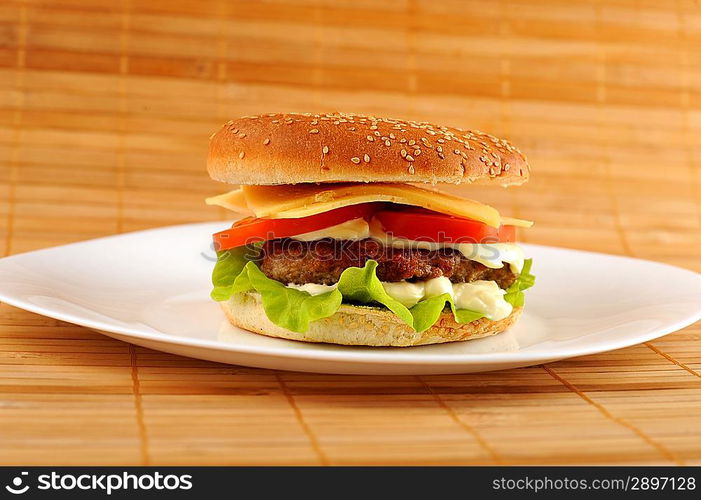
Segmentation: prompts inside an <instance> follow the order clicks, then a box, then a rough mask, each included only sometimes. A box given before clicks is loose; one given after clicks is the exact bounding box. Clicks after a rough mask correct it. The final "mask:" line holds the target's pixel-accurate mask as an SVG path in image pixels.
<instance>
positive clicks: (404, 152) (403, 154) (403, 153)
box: [399, 149, 407, 158]
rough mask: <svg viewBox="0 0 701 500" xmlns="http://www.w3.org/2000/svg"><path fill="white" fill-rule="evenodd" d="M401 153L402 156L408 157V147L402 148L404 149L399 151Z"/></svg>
mask: <svg viewBox="0 0 701 500" xmlns="http://www.w3.org/2000/svg"><path fill="white" fill-rule="evenodd" d="M399 154H400V155H402V158H406V155H407V152H406V149H402V150H401V151H400V152H399Z"/></svg>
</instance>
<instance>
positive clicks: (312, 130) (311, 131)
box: [309, 128, 319, 134]
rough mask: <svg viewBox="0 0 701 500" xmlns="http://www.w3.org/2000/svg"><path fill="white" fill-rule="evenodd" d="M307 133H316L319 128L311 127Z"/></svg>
mask: <svg viewBox="0 0 701 500" xmlns="http://www.w3.org/2000/svg"><path fill="white" fill-rule="evenodd" d="M309 133H310V134H318V133H319V129H317V128H313V129H311V130H310V131H309Z"/></svg>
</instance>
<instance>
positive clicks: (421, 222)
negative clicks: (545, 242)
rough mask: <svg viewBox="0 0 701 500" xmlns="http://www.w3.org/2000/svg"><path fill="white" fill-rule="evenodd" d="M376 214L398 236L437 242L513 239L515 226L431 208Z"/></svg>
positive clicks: (384, 226) (501, 240)
mask: <svg viewBox="0 0 701 500" xmlns="http://www.w3.org/2000/svg"><path fill="white" fill-rule="evenodd" d="M374 217H375V218H376V219H377V220H379V221H380V224H382V227H383V229H384V230H385V232H388V233H392V235H393V236H394V237H396V238H406V239H409V240H418V241H430V242H435V243H497V242H501V243H511V242H514V241H516V227H515V226H500V227H498V228H496V227H492V226H488V225H487V224H484V223H483V222H478V221H476V220H472V219H464V218H461V217H454V216H452V215H445V214H441V213H438V212H432V211H430V210H425V209H422V208H413V207H412V208H408V207H405V208H403V209H402V210H381V211H378V212H375V214H374Z"/></svg>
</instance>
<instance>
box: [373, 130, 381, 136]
mask: <svg viewBox="0 0 701 500" xmlns="http://www.w3.org/2000/svg"><path fill="white" fill-rule="evenodd" d="M373 134H375V135H376V136H377V137H380V135H381V134H380V131H379V130H375V132H373Z"/></svg>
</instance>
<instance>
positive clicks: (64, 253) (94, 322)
mask: <svg viewBox="0 0 701 500" xmlns="http://www.w3.org/2000/svg"><path fill="white" fill-rule="evenodd" d="M227 225H228V224H227V223H226V222H221V223H204V224H189V225H183V226H173V227H166V228H161V229H154V230H149V231H141V232H137V233H130V234H124V235H118V236H111V237H108V238H101V239H97V240H92V241H86V242H83V243H75V244H72V245H66V246H61V247H56V248H49V249H46V250H39V251H36V252H29V253H25V254H20V255H15V256H12V257H8V258H5V259H0V300H1V301H4V302H6V303H8V304H11V305H14V306H17V307H21V308H23V309H26V310H28V311H32V312H35V313H38V314H43V315H45V316H50V317H52V318H56V319H59V320H63V321H68V322H70V323H75V324H78V325H83V326H86V327H88V328H92V329H94V330H98V331H100V332H103V333H104V334H106V335H109V336H111V337H114V338H117V339H121V340H124V341H127V342H131V343H134V344H137V345H141V346H144V347H150V348H152V349H158V350H161V351H166V352H171V353H175V354H180V355H183V356H190V357H195V358H202V359H208V360H212V361H220V362H223V363H232V364H239V365H248V366H258V367H264V368H274V369H282V370H298V371H309V372H330V373H356V374H388V375H390V374H437V373H466V372H479V371H488V370H498V369H505V368H514V367H519V366H527V365H533V364H538V363H545V362H549V361H554V360H558V359H563V358H568V357H572V356H581V355H585V354H593V353H597V352H603V351H608V350H611V349H618V348H621V347H626V346H630V345H634V344H637V343H640V342H644V341H647V340H651V339H654V338H657V337H660V336H662V335H665V334H667V333H670V332H673V331H675V330H678V329H680V328H683V327H685V326H687V325H690V324H692V323H694V322H695V321H697V320H699V319H701V275H699V274H697V273H694V272H692V271H687V270H684V269H680V268H677V267H672V266H668V265H665V264H659V263H655V262H649V261H643V260H637V259H629V258H624V257H616V256H611V255H604V254H597V253H589V252H581V251H576V250H565V249H560V248H551V247H543V246H536V245H525V249H526V253H527V255H529V256H531V257H533V272H534V274H535V275H536V281H537V283H536V286H535V287H534V288H531V289H529V290H528V291H527V292H526V302H527V304H526V309H525V312H524V314H523V316H522V318H521V320H520V322H519V323H518V324H517V326H515V327H514V328H512V329H510V330H508V331H506V332H504V333H501V334H499V335H495V336H493V337H488V338H485V339H479V340H471V341H469V342H458V343H451V344H439V345H433V346H424V347H410V348H377V347H374V348H372V347H346V346H336V345H328V344H311V343H303V342H294V341H289V340H282V339H274V338H268V337H265V336H262V335H256V334H253V333H249V332H247V331H245V330H241V329H238V328H235V327H233V326H231V325H230V324H229V323H228V322H227V321H226V319H225V318H224V315H223V313H222V312H221V311H220V309H219V307H218V305H217V304H216V303H214V302H212V301H211V300H210V299H209V291H210V273H211V270H212V266H213V260H214V252H213V251H212V249H211V245H210V241H211V234H212V233H214V232H216V231H219V230H221V229H222V228H224V227H226V226H227Z"/></svg>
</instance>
